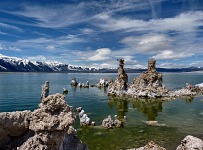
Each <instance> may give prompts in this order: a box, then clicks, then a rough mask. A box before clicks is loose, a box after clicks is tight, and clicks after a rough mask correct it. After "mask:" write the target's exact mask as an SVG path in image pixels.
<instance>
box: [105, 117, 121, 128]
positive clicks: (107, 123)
mask: <svg viewBox="0 0 203 150" xmlns="http://www.w3.org/2000/svg"><path fill="white" fill-rule="evenodd" d="M121 125H122V122H121V121H120V120H118V119H115V120H113V119H111V116H110V115H109V116H108V117H107V118H105V119H104V120H103V121H102V127H103V128H107V129H111V128H115V127H116V128H120V127H121Z"/></svg>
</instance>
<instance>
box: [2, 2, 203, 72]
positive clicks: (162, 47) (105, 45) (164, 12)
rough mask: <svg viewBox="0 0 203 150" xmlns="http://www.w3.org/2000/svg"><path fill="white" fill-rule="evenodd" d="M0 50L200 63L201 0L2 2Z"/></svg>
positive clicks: (92, 59) (46, 57) (64, 57)
mask: <svg viewBox="0 0 203 150" xmlns="http://www.w3.org/2000/svg"><path fill="white" fill-rule="evenodd" d="M0 54H3V55H7V56H13V57H20V58H27V59H30V60H36V61H59V62H63V63H67V64H72V65H82V66H94V67H114V68H115V67H117V66H118V64H117V61H116V59H117V58H124V59H125V60H126V61H125V67H131V68H146V67H147V61H148V60H149V59H152V58H153V59H156V60H157V66H158V67H165V68H178V67H191V66H196V67H200V66H201V67H203V1H202V0H98V1H96V0H95V1H93V0H80V1H79V0H41V1H40V0H38V1H35V0H27V1H26V0H24V1H22V0H13V1H11V0H5V1H4V0H2V1H0Z"/></svg>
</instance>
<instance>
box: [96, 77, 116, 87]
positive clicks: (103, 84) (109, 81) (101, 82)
mask: <svg viewBox="0 0 203 150" xmlns="http://www.w3.org/2000/svg"><path fill="white" fill-rule="evenodd" d="M112 83H113V80H112V79H111V78H104V79H103V78H101V79H100V80H99V83H97V84H96V85H95V86H96V87H98V88H103V87H108V86H109V85H111V84H112Z"/></svg>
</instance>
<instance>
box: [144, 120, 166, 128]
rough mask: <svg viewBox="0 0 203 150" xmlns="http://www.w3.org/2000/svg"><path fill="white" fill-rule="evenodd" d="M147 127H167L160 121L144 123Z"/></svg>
mask: <svg viewBox="0 0 203 150" xmlns="http://www.w3.org/2000/svg"><path fill="white" fill-rule="evenodd" d="M143 122H144V123H145V124H146V125H149V126H158V127H159V126H166V125H165V124H161V123H159V122H158V121H143Z"/></svg>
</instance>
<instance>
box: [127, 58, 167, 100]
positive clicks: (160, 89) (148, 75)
mask: <svg viewBox="0 0 203 150" xmlns="http://www.w3.org/2000/svg"><path fill="white" fill-rule="evenodd" d="M168 92H169V91H168V90H167V89H166V88H165V86H164V85H163V84H162V74H160V73H158V72H157V71H156V60H149V61H148V70H147V71H146V72H143V73H142V74H141V75H140V76H139V77H137V78H134V80H133V83H132V84H131V85H130V87H129V89H128V91H127V94H130V95H133V96H134V97H150V98H151V97H153V98H155V97H162V96H165V95H166V94H168Z"/></svg>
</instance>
